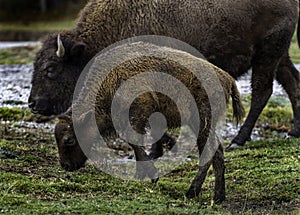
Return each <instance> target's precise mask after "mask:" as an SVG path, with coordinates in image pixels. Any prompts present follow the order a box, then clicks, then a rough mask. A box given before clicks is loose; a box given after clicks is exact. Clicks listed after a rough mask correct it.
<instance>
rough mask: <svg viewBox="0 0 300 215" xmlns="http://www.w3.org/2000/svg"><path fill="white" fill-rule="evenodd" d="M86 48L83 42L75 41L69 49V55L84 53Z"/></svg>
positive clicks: (77, 55) (78, 55)
mask: <svg viewBox="0 0 300 215" xmlns="http://www.w3.org/2000/svg"><path fill="white" fill-rule="evenodd" d="M86 48H87V45H86V44H85V43H83V42H78V43H75V44H74V45H73V47H72V48H71V50H70V55H71V57H73V58H74V57H80V56H81V55H82V54H83V53H84V51H85V49H86Z"/></svg>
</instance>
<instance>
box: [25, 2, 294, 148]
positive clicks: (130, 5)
mask: <svg viewBox="0 0 300 215" xmlns="http://www.w3.org/2000/svg"><path fill="white" fill-rule="evenodd" d="M298 6H299V2H298V1H297V0H276V1H274V0H264V1H260V0H241V1H234V0H226V1H220V0H204V1H199V0H189V1H186V0H157V1H150V0H125V1H124V0H91V1H89V2H88V4H87V5H86V7H85V8H84V9H83V11H82V12H81V15H80V17H79V19H78V23H77V26H76V28H75V29H73V30H70V31H66V32H62V33H61V34H60V35H61V40H62V44H63V46H64V48H65V54H64V56H63V57H62V56H60V57H57V56H56V50H57V49H58V46H57V41H56V40H57V34H54V35H51V36H49V38H48V39H47V40H46V41H45V42H44V45H43V47H42V49H41V51H40V52H39V53H38V54H37V58H36V61H35V64H34V68H35V69H34V73H33V78H32V91H31V95H30V98H29V105H30V107H31V109H32V110H33V112H37V113H41V114H44V115H51V114H58V113H61V112H63V111H65V110H66V109H67V108H68V107H69V106H70V104H71V101H72V93H73V91H74V88H75V84H76V81H77V79H78V77H79V75H80V73H81V71H82V69H83V68H84V66H85V65H86V64H87V63H88V61H89V60H90V59H91V58H92V57H93V56H94V55H95V54H96V53H98V52H99V51H101V50H102V49H104V48H105V47H107V46H109V45H110V44H113V43H115V42H116V41H119V40H122V39H124V38H129V37H133V36H137V35H150V34H152V35H153V34H154V35H164V36H169V37H173V38H176V39H179V40H182V41H184V42H186V43H188V44H190V45H192V46H193V47H195V48H196V49H198V50H199V51H200V52H201V53H202V54H203V55H204V56H205V57H206V58H207V59H208V61H209V62H211V63H213V64H215V65H217V66H218V67H220V68H222V69H223V70H224V71H226V72H228V73H229V74H231V75H232V77H234V78H238V77H239V76H241V75H242V74H245V73H246V72H247V71H248V70H249V69H250V68H251V67H252V71H253V72H252V80H251V81H252V102H251V109H250V112H249V115H248V117H247V119H246V121H245V123H244V125H243V126H242V128H241V130H240V132H239V134H238V136H237V137H236V138H234V140H233V143H236V144H239V145H243V144H244V143H245V142H246V141H247V140H248V139H250V135H251V131H252V129H253V127H254V125H255V122H256V120H257V118H258V116H259V115H260V113H261V111H262V110H263V108H264V107H265V105H266V103H267V101H268V99H269V97H270V96H271V94H272V83H273V80H274V78H276V79H277V80H278V82H279V83H280V84H282V86H283V88H284V89H285V90H286V92H287V93H288V95H289V98H290V100H291V103H292V107H293V112H294V128H293V130H292V131H291V132H290V134H291V135H293V136H296V137H299V136H300V77H299V72H298V71H297V70H296V69H295V67H294V66H293V64H292V63H291V61H290V59H289V56H288V48H289V44H290V40H291V38H292V35H293V33H294V30H295V26H296V23H297V21H298Z"/></svg>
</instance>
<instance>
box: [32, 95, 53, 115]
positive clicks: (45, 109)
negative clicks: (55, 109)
mask: <svg viewBox="0 0 300 215" xmlns="http://www.w3.org/2000/svg"><path fill="white" fill-rule="evenodd" d="M28 107H29V108H30V110H31V112H32V113H43V115H51V113H50V111H49V101H48V99H47V98H45V97H40V98H33V97H31V96H30V97H29V99H28Z"/></svg>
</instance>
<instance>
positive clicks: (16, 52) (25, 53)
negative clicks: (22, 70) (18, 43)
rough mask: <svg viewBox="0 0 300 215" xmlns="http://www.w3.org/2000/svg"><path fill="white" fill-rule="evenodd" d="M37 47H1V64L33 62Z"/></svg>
mask: <svg viewBox="0 0 300 215" xmlns="http://www.w3.org/2000/svg"><path fill="white" fill-rule="evenodd" d="M36 51H37V49H33V48H28V47H25V48H18V49H0V65H1V64H6V65H12V64H30V63H33V61H34V58H35V53H36Z"/></svg>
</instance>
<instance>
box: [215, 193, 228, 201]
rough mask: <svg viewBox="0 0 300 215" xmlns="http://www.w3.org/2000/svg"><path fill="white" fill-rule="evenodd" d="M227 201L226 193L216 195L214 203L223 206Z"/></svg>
mask: <svg viewBox="0 0 300 215" xmlns="http://www.w3.org/2000/svg"><path fill="white" fill-rule="evenodd" d="M225 199H226V197H225V192H224V193H222V194H218V195H215V196H214V203H216V204H221V203H222V202H223V201H224V200H225Z"/></svg>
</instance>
